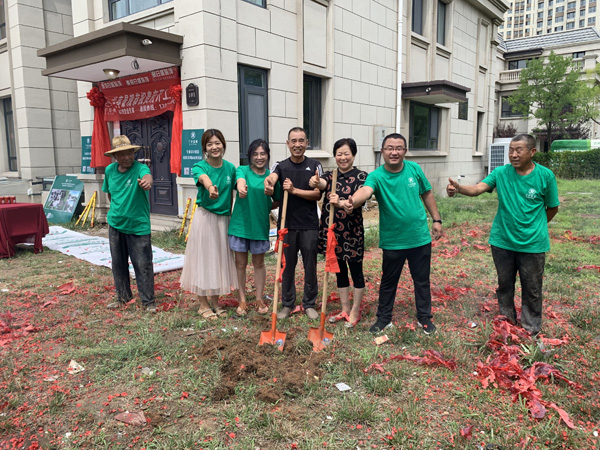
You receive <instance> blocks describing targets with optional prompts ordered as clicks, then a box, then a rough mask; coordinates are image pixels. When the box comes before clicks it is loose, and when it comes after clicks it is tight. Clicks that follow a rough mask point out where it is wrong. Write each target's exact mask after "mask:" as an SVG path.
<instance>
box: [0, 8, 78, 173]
mask: <svg viewBox="0 0 600 450" xmlns="http://www.w3.org/2000/svg"><path fill="white" fill-rule="evenodd" d="M6 6H7V10H8V19H7V25H8V26H7V29H8V33H9V34H8V39H7V52H6V54H3V55H2V56H0V58H3V59H4V60H5V61H7V62H6V65H5V64H2V65H1V66H0V67H2V69H0V72H2V74H1V75H0V83H2V84H4V83H6V82H7V81H9V83H11V85H12V93H13V96H12V100H13V111H14V121H15V132H16V139H17V149H18V150H17V154H18V168H19V170H18V175H19V176H20V177H21V178H23V179H27V180H34V181H36V177H42V176H51V175H55V174H64V173H69V172H73V171H74V170H77V169H78V168H79V165H80V151H79V149H80V144H79V116H78V113H77V101H76V95H75V83H74V82H67V81H64V80H58V79H49V78H47V77H43V76H42V74H41V69H43V68H44V67H45V62H44V60H43V58H39V57H38V56H37V50H38V49H40V48H44V47H46V46H48V45H52V44H55V43H58V42H61V41H63V40H65V39H68V38H70V37H72V34H73V30H72V18H71V2H70V1H69V0H43V1H42V2H28V1H24V0H9V1H7V5H6ZM0 89H1V88H0ZM5 170H7V165H6V162H5V161H4V162H3V159H0V172H3V171H5Z"/></svg>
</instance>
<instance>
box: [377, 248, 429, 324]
mask: <svg viewBox="0 0 600 450" xmlns="http://www.w3.org/2000/svg"><path fill="white" fill-rule="evenodd" d="M406 260H408V268H409V269H410V274H411V276H412V279H413V285H414V287H415V306H416V309H417V320H418V321H419V322H420V323H423V321H424V320H426V319H431V318H432V317H433V316H432V315H431V285H430V282H429V274H430V272H431V244H426V245H422V246H421V247H415V248H407V249H404V250H385V249H384V250H383V263H382V275H381V285H380V287H379V306H378V307H377V320H378V321H380V322H383V323H389V322H391V321H392V313H393V311H394V302H395V301H396V290H397V289H398V281H400V275H401V274H402V268H403V267H404V262H405V261H406Z"/></svg>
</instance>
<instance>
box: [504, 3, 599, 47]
mask: <svg viewBox="0 0 600 450" xmlns="http://www.w3.org/2000/svg"><path fill="white" fill-rule="evenodd" d="M598 12H599V11H598V10H597V2H596V0H521V1H513V2H510V8H509V9H508V11H506V13H505V14H504V23H503V24H502V25H501V26H500V27H499V31H500V35H501V36H502V38H503V39H504V40H510V39H518V38H522V37H529V36H542V35H546V34H551V33H557V32H560V31H567V30H576V29H580V28H585V27H595V26H598V20H600V19H599V16H598Z"/></svg>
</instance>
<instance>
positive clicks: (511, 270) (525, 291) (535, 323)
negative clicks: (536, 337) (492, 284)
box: [492, 245, 546, 334]
mask: <svg viewBox="0 0 600 450" xmlns="http://www.w3.org/2000/svg"><path fill="white" fill-rule="evenodd" d="M492 257H493V258H494V265H495V266H496V272H497V273H498V289H496V296H497V297H498V307H499V309H500V314H502V315H503V316H506V317H507V318H508V320H510V321H511V322H512V323H516V322H517V310H516V309H515V281H516V279H517V272H518V273H519V278H520V280H521V304H522V308H521V324H522V325H523V328H525V329H526V330H527V331H529V332H530V333H532V334H537V333H538V332H539V331H540V329H541V328H542V300H543V296H542V284H543V279H544V265H545V263H546V254H545V253H522V252H513V251H511V250H505V249H503V248H498V247H494V246H493V245H492Z"/></svg>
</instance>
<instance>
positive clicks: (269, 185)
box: [265, 177, 275, 196]
mask: <svg viewBox="0 0 600 450" xmlns="http://www.w3.org/2000/svg"><path fill="white" fill-rule="evenodd" d="M274 192H275V189H274V187H273V181H272V180H271V179H270V178H269V177H267V178H265V195H269V196H270V195H273V193H274Z"/></svg>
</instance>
